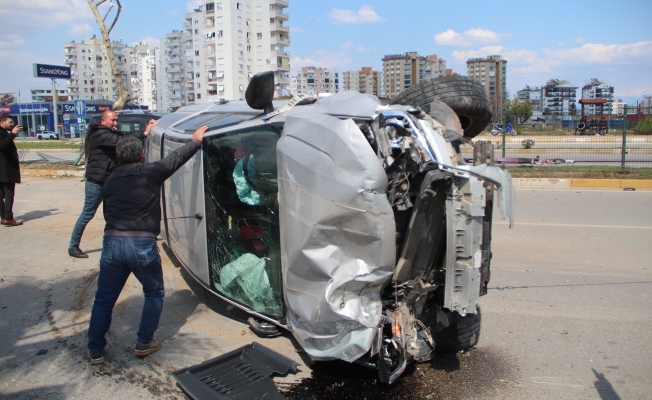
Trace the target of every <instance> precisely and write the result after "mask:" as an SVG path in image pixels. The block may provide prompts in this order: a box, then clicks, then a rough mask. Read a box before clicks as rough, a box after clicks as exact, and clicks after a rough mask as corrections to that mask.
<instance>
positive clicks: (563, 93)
mask: <svg viewBox="0 0 652 400" xmlns="http://www.w3.org/2000/svg"><path fill="white" fill-rule="evenodd" d="M577 89H578V87H577V86H575V85H573V84H572V83H570V82H566V81H564V80H560V79H551V80H550V81H548V82H547V83H546V86H543V87H542V88H541V111H542V114H543V115H544V118H546V119H548V118H547V117H546V116H548V115H549V116H552V117H553V118H554V119H562V120H564V119H570V118H571V116H572V115H573V114H575V113H576V109H577V105H576V100H577V99H576V98H577Z"/></svg>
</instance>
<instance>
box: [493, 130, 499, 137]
mask: <svg viewBox="0 0 652 400" xmlns="http://www.w3.org/2000/svg"><path fill="white" fill-rule="evenodd" d="M499 133H500V131H497V130H495V129H494V130H491V134H492V135H493V136H498V134H499Z"/></svg>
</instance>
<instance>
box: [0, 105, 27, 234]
mask: <svg viewBox="0 0 652 400" xmlns="http://www.w3.org/2000/svg"><path fill="white" fill-rule="evenodd" d="M22 130H23V127H22V126H20V125H15V123H14V120H13V119H12V118H11V115H7V114H3V115H0V219H2V221H1V222H0V223H1V224H2V225H6V226H20V225H22V224H23V223H22V222H21V221H16V220H15V219H14V212H13V208H14V192H15V190H16V184H17V183H20V164H19V161H18V149H16V144H15V143H14V139H15V138H16V136H18V133H20V131H22Z"/></svg>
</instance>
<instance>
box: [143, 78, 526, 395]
mask: <svg viewBox="0 0 652 400" xmlns="http://www.w3.org/2000/svg"><path fill="white" fill-rule="evenodd" d="M273 92H274V75H273V73H271V72H268V73H262V74H258V75H256V76H254V77H253V78H252V79H251V81H250V83H249V86H248V87H247V90H246V93H245V98H246V100H247V103H246V104H245V103H243V102H229V103H226V104H211V103H208V104H198V105H193V106H186V107H182V108H180V109H179V110H178V111H176V112H175V113H172V114H169V115H167V116H165V117H163V118H161V119H160V120H159V123H158V126H157V127H155V128H154V135H152V136H151V137H150V138H149V139H150V143H149V144H150V146H149V150H148V159H149V160H150V161H153V160H158V159H161V158H162V157H165V156H166V155H168V154H169V153H170V152H172V151H174V150H175V149H177V148H179V147H181V146H182V145H183V144H184V143H186V142H187V141H189V140H191V135H192V133H193V132H194V131H195V130H196V129H197V128H198V127H200V126H203V125H206V126H208V128H209V129H208V132H207V133H206V136H205V138H204V143H203V147H202V150H201V151H200V152H198V153H197V154H196V155H195V156H194V157H193V159H191V160H190V161H189V162H188V163H187V164H186V165H185V166H184V167H183V168H181V169H180V170H179V171H177V172H176V173H175V174H174V175H173V176H172V177H171V178H170V179H168V180H167V181H166V182H165V184H164V186H163V190H162V211H163V224H162V227H163V230H162V236H163V238H164V240H165V242H166V243H167V245H168V246H169V248H170V249H171V250H172V252H173V253H174V255H175V256H176V257H177V258H178V260H179V261H180V263H181V264H182V265H183V267H184V268H185V269H186V270H187V271H188V272H189V273H190V276H192V277H193V278H194V279H195V280H197V282H199V283H200V284H201V285H202V286H203V287H204V288H205V289H206V290H208V291H210V292H211V293H212V294H214V295H215V296H217V297H219V298H221V299H223V300H224V301H226V302H228V303H230V304H232V305H234V306H236V307H239V308H241V309H242V310H245V311H246V312H248V313H249V314H250V315H251V316H252V318H250V319H249V323H250V326H251V328H252V329H253V330H254V331H255V332H257V333H258V334H261V335H265V334H269V335H273V334H275V333H276V331H277V330H278V329H288V330H289V331H291V332H292V333H293V335H294V336H295V338H296V340H297V341H298V343H299V345H301V346H302V348H303V349H304V350H305V351H306V353H307V354H308V355H309V356H310V358H311V359H313V360H334V359H340V360H344V361H348V362H355V363H359V364H362V365H364V366H367V367H371V368H376V369H377V370H378V372H379V377H380V380H381V381H382V382H385V383H388V384H391V383H393V382H395V381H396V379H397V378H398V377H399V376H400V375H401V374H402V372H403V371H404V370H405V368H406V366H407V364H408V363H410V362H414V361H417V362H422V361H428V360H430V359H432V357H433V356H434V354H435V352H440V353H441V352H451V351H459V350H464V349H468V348H470V347H472V346H474V345H475V344H476V343H477V341H478V338H479V333H480V309H479V308H478V298H479V297H480V296H482V295H484V294H486V292H487V283H488V282H489V276H490V262H491V247H490V246H491V226H492V209H493V199H494V188H495V189H497V191H496V194H495V198H496V200H497V201H498V205H499V209H500V212H501V214H502V216H503V218H507V217H509V218H511V216H512V209H513V201H514V192H513V187H512V183H511V177H510V175H509V172H508V171H507V170H503V169H500V168H498V167H495V166H493V165H490V163H489V162H485V161H486V160H488V158H487V157H489V159H491V157H492V156H491V155H490V154H484V155H482V156H481V157H480V158H479V162H478V163H477V164H478V165H468V164H466V163H465V161H464V159H463V158H462V157H461V154H460V145H461V144H462V143H463V142H470V140H469V139H470V138H471V137H473V136H475V135H477V134H478V133H480V132H481V131H482V130H483V129H484V127H485V126H486V124H487V123H488V122H489V121H490V120H491V113H490V111H489V110H490V104H489V100H488V99H487V95H486V93H485V91H484V88H483V86H481V85H480V84H479V83H477V82H474V81H471V80H469V79H467V78H465V77H446V78H442V79H439V80H434V81H428V83H427V84H423V85H420V86H418V87H415V88H413V89H410V90H408V91H406V92H405V93H403V94H401V95H399V96H398V97H397V98H395V99H393V103H394V104H393V105H386V106H383V105H381V104H380V102H379V101H378V98H377V97H375V96H372V95H366V94H360V93H357V92H351V91H348V92H342V93H338V94H335V95H333V96H329V97H325V98H319V99H310V100H307V99H303V98H302V97H301V96H297V97H295V98H294V99H292V100H291V101H290V102H289V103H287V104H273V102H272V95H273ZM402 104H407V105H402ZM414 105H419V106H421V108H415V107H414Z"/></svg>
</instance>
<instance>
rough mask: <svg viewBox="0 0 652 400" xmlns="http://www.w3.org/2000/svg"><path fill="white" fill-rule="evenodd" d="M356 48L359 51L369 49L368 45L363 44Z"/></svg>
mask: <svg viewBox="0 0 652 400" xmlns="http://www.w3.org/2000/svg"><path fill="white" fill-rule="evenodd" d="M356 50H358V51H369V49H368V48H366V47H362V46H358V47H357V48H356Z"/></svg>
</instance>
